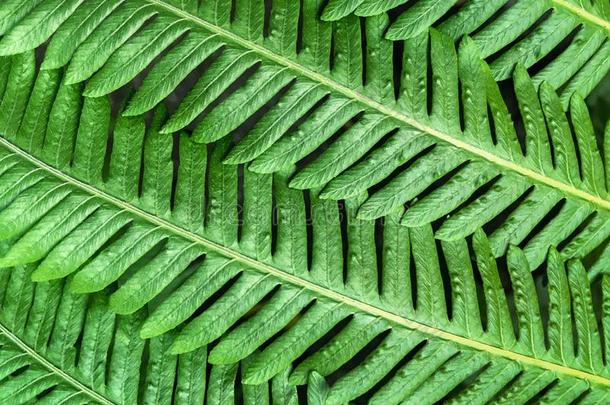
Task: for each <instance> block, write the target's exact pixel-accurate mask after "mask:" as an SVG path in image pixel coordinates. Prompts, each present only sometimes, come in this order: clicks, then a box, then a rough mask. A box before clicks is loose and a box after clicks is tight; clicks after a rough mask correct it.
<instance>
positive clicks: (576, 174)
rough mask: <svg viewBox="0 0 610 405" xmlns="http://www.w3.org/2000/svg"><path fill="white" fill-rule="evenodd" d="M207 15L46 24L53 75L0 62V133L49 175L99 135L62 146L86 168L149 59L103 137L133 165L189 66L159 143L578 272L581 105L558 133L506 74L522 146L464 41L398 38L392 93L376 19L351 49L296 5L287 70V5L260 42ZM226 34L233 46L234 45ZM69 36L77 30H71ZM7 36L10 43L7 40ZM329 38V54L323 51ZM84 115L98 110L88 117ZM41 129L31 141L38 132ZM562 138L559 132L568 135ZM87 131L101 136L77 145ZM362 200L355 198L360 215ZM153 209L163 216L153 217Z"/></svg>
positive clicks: (594, 219)
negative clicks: (550, 253)
mask: <svg viewBox="0 0 610 405" xmlns="http://www.w3.org/2000/svg"><path fill="white" fill-rule="evenodd" d="M246 5H248V7H246ZM217 6H218V7H217V8H214V7H204V6H202V7H201V9H200V11H201V13H203V14H201V16H202V18H203V19H201V18H199V17H195V16H192V15H190V14H186V13H185V12H184V11H182V10H179V9H177V8H175V7H173V6H171V5H169V4H166V3H163V2H157V1H154V2H152V3H151V2H147V1H144V0H131V1H129V2H125V3H122V4H121V5H119V6H117V7H116V8H114V9H111V8H109V7H102V5H100V6H99V7H97V8H95V9H90V8H91V7H92V6H89V5H87V6H86V7H85V6H83V7H84V8H81V7H79V8H77V9H76V11H75V12H74V14H73V15H71V16H68V14H69V13H68V12H66V13H65V14H61V15H62V16H64V17H65V18H66V23H65V24H63V25H60V26H59V28H58V29H57V33H56V34H55V35H52V38H51V40H50V44H49V48H51V50H49V51H48V52H49V53H51V54H50V55H49V56H48V57H50V58H51V62H49V63H55V61H56V60H59V59H57V58H58V57H56V56H54V55H55V54H54V53H52V49H62V52H61V55H64V54H65V52H67V53H69V54H70V53H71V54H72V57H71V58H70V59H69V64H68V66H67V68H66V69H67V70H66V73H65V75H63V77H62V75H61V74H60V73H59V72H58V71H57V70H53V69H51V70H49V69H47V68H45V63H46V60H47V56H45V58H44V59H43V62H42V69H41V70H40V71H39V73H37V70H36V67H35V62H34V55H33V53H32V51H27V52H25V53H22V54H19V55H15V56H12V57H10V58H5V59H4V63H6V64H7V65H9V66H10V69H8V68H7V69H4V70H3V71H4V72H5V77H6V81H7V83H8V85H7V88H6V90H5V97H4V98H3V103H2V105H1V107H2V111H3V112H2V113H3V114H5V116H4V117H0V118H2V119H0V121H1V125H0V129H2V130H3V133H5V134H7V136H8V137H9V139H12V138H14V139H16V140H17V141H16V142H17V144H19V145H21V146H23V147H25V148H26V149H27V150H30V151H31V152H32V153H35V152H36V151H37V150H39V149H40V148H42V146H43V143H44V144H45V146H44V149H45V151H44V153H45V154H46V157H45V158H44V160H45V161H46V162H47V163H49V164H51V165H54V166H56V167H60V168H63V167H66V165H67V164H69V162H70V161H69V160H68V156H69V151H68V149H69V145H70V141H69V140H71V139H75V137H76V132H77V131H80V129H78V130H77V128H78V126H79V125H80V127H81V128H83V129H82V130H83V131H85V130H88V129H85V127H84V126H85V125H90V126H92V128H91V129H94V130H95V131H96V132H98V131H99V136H98V137H96V138H95V141H93V142H91V143H85V144H83V145H82V146H81V145H79V142H78V141H76V142H77V146H76V147H77V148H82V147H86V148H91V147H92V146H94V149H91V156H93V155H94V154H95V153H94V152H93V151H95V150H99V149H100V148H103V147H104V146H103V145H104V143H105V140H104V139H105V137H104V133H105V132H104V129H105V128H107V126H108V125H110V124H109V123H110V116H109V106H108V103H107V101H104V96H105V95H107V94H109V93H111V92H113V91H115V90H117V89H119V88H121V87H122V86H124V85H127V84H129V83H130V82H131V81H132V80H133V79H134V78H135V77H136V76H137V75H138V74H139V73H142V71H144V70H145V68H147V66H149V64H150V63H151V62H152V61H153V59H155V57H156V56H157V55H160V56H159V57H158V58H156V61H157V63H153V65H152V67H151V68H150V70H149V71H147V72H148V74H147V75H146V77H145V78H144V80H143V82H142V85H141V86H139V87H138V88H137V89H136V90H135V92H134V93H133V94H131V93H129V94H127V95H126V96H124V98H123V100H122V101H123V102H124V103H125V105H126V108H125V109H124V110H122V111H123V113H122V115H121V117H120V118H118V120H117V123H116V128H115V131H116V132H117V133H121V132H123V131H124V132H126V133H133V134H137V136H136V138H137V139H138V141H137V142H136V141H134V142H132V141H131V140H129V141H125V139H128V138H127V137H123V136H117V142H128V145H125V146H124V147H125V148H133V149H131V151H130V152H127V153H126V154H125V155H124V156H125V158H127V159H128V158H129V156H131V155H132V154H133V153H135V151H136V150H139V149H140V148H141V142H143V133H144V126H143V123H142V122H141V120H140V119H139V118H138V116H139V115H142V114H145V113H147V112H148V111H150V110H151V109H152V108H153V107H154V106H155V105H157V104H159V103H160V102H162V101H163V100H165V99H167V98H168V97H169V98H171V97H174V94H175V92H176V91H177V90H178V89H179V88H182V86H183V85H184V84H183V83H184V79H185V78H186V77H187V76H189V77H192V75H193V74H195V72H197V71H198V70H199V68H197V66H199V65H200V64H201V63H202V61H204V62H203V63H204V64H203V66H204V68H203V72H202V73H201V75H200V77H199V78H198V80H197V81H196V83H195V84H194V85H193V86H192V87H190V88H189V89H188V90H187V91H186V96H185V97H184V98H183V99H182V100H181V102H180V103H179V104H178V107H177V109H176V110H175V111H172V112H171V113H170V114H169V115H168V117H164V116H159V118H158V120H160V121H159V124H158V127H159V128H158V131H159V132H160V134H169V133H173V132H177V131H181V130H184V129H187V128H192V138H193V140H194V141H195V142H196V143H213V142H216V141H217V140H219V139H223V138H229V137H231V136H233V134H234V133H236V132H235V131H237V133H239V134H240V135H239V142H237V144H236V145H232V146H227V147H228V148H229V149H228V150H226V151H224V152H222V153H223V156H222V162H223V163H225V164H246V163H248V169H249V170H250V171H254V172H257V173H261V174H268V173H274V172H280V171H284V172H286V173H288V175H289V177H290V186H291V187H293V188H297V189H316V190H321V194H320V196H321V197H322V198H323V199H331V200H341V199H355V200H354V201H358V202H357V203H356V202H354V203H352V205H353V208H354V209H356V210H357V211H358V214H357V215H358V217H359V218H361V219H369V220H370V219H376V218H381V217H383V216H385V215H388V214H390V213H392V212H394V211H395V210H396V209H398V208H400V207H401V206H404V205H405V204H406V205H407V206H408V207H409V208H408V210H407V212H406V214H405V216H404V218H402V222H403V223H404V224H405V225H408V226H421V225H425V224H427V223H430V222H433V221H435V223H437V224H439V225H441V226H440V229H439V230H438V231H437V232H436V236H437V238H439V239H445V240H446V239H450V238H462V237H466V236H468V235H470V234H472V232H473V231H474V230H475V229H477V228H478V227H486V229H487V231H488V233H489V234H490V238H491V241H492V247H493V252H494V255H495V256H496V257H500V256H502V255H503V254H504V253H505V252H506V248H507V246H508V245H509V244H521V245H522V247H523V248H524V250H525V252H526V255H527V257H528V260H529V261H530V264H531V265H532V268H536V267H537V266H539V265H540V264H541V263H542V262H543V260H544V257H545V255H546V251H547V250H548V248H549V247H550V246H560V247H561V252H562V254H563V255H564V257H565V258H566V259H571V258H579V259H582V258H585V257H586V256H587V255H589V254H590V253H591V252H592V251H594V250H595V249H597V248H598V247H600V246H601V244H602V242H603V241H604V240H605V239H606V238H607V236H608V232H607V231H604V230H605V229H610V228H608V227H605V226H604V224H605V222H606V216H607V212H608V207H610V202H609V200H608V198H607V193H608V191H607V189H606V183H607V181H606V180H603V179H604V178H606V177H607V174H603V173H604V172H605V166H606V165H607V163H606V162H605V161H604V160H603V159H602V158H601V157H600V156H601V155H600V152H599V151H598V148H597V144H596V142H595V134H594V131H593V130H592V127H591V124H590V118H589V117H588V113H587V111H586V107H585V105H584V102H583V100H582V98H581V97H580V96H578V95H575V96H574V97H572V99H571V100H572V101H571V109H570V113H569V116H568V117H566V115H565V114H564V113H563V112H562V108H561V99H560V98H559V97H558V96H557V95H556V94H555V92H554V91H553V90H552V88H551V87H552V86H551V85H549V84H547V83H543V84H542V85H541V86H540V88H539V91H537V89H536V87H535V84H536V83H535V81H532V80H531V79H530V78H529V76H528V74H527V72H526V71H525V69H524V68H523V66H522V65H519V66H518V67H517V69H516V71H515V92H516V95H517V99H518V102H519V107H520V110H521V117H520V118H521V120H523V123H524V126H525V132H526V136H525V139H524V140H522V139H519V138H518V137H517V131H516V130H515V125H514V124H513V122H512V120H511V117H510V115H509V114H508V109H507V107H506V105H505V103H504V101H503V100H502V97H501V96H500V93H499V90H498V87H497V85H496V84H495V82H494V81H493V78H492V75H491V74H490V70H489V68H488V66H487V65H485V64H484V63H483V62H481V61H480V59H479V57H480V53H479V50H478V49H477V47H476V45H475V43H474V40H470V39H465V40H464V41H462V43H461V45H460V49H459V52H458V55H459V63H458V55H456V52H455V50H454V49H453V44H452V41H451V40H450V38H449V37H447V36H446V35H443V34H441V33H439V32H437V31H432V33H431V35H430V36H428V34H425V33H424V34H422V35H419V36H417V37H416V38H412V39H409V40H407V41H406V42H405V49H404V55H403V64H402V72H401V76H402V77H401V78H395V77H394V74H393V71H392V62H393V61H394V59H395V58H393V57H392V54H393V52H394V50H393V48H392V46H391V43H390V42H389V41H387V40H385V39H383V38H382V34H383V31H384V27H386V26H387V25H388V23H389V22H388V20H387V18H386V17H382V16H378V17H372V18H371V19H369V20H366V22H365V25H364V33H365V36H366V38H367V40H366V44H365V47H364V49H363V48H362V44H361V43H359V42H358V41H354V40H353V38H354V36H353V35H352V34H353V33H354V32H355V31H354V27H358V24H360V23H359V22H358V21H357V20H349V19H347V20H346V19H344V20H341V21H339V22H335V23H332V24H330V23H325V22H320V21H319V20H317V19H316V18H315V13H313V11H314V10H315V9H316V7H317V3H316V2H313V3H311V4H309V3H308V5H307V7H304V9H303V15H302V16H301V17H302V18H303V21H304V25H306V26H307V27H308V30H304V31H302V32H303V35H302V41H304V42H303V43H302V44H301V48H300V52H298V53H297V52H296V51H297V40H296V39H297V37H298V36H299V32H301V31H299V25H298V24H295V25H291V24H288V21H292V20H286V21H285V22H286V24H284V23H280V20H281V21H284V20H282V18H287V19H288V18H292V19H293V20H295V16H297V17H298V12H299V10H296V11H295V10H293V8H294V7H293V6H290V5H289V4H285V5H283V6H281V5H276V7H274V8H273V9H272V10H275V11H273V13H272V14H273V16H272V17H273V18H271V20H270V22H272V23H273V24H272V27H271V31H270V35H269V36H268V37H266V38H263V36H262V35H263V32H262V31H260V30H261V27H259V26H256V25H248V24H255V23H256V22H257V21H260V19H259V18H258V17H256V18H255V16H256V15H259V16H260V15H261V14H260V12H261V9H259V8H257V6H256V4H249V3H247V2H246V3H244V5H240V6H239V7H237V9H236V13H237V14H236V16H235V17H234V21H233V22H231V23H230V24H229V25H228V26H226V27H225V26H221V24H220V23H219V25H216V23H215V21H216V19H218V20H219V21H224V18H225V16H224V14H223V15H221V14H218V15H216V14H210V15H208V14H206V13H208V12H212V11H213V10H217V11H218V12H220V11H222V10H225V8H224V7H221V3H218V5H217ZM45 7H46V6H45ZM45 7H42V6H41V7H40V9H38V8H37V9H36V10H38V11H36V12H34V11H32V13H34V14H32V15H34V17H26V19H25V20H24V22H23V23H22V24H26V22H27V21H28V18H39V17H35V16H37V15H39V14H43V13H45V12H46V11H45V10H46V8H45ZM240 10H243V13H246V15H249V14H248V13H250V12H252V13H254V14H252V18H253V20H252V21H250V20H248V19H247V18H246V15H245V16H241V14H239V13H240ZM256 10H258V11H256ZM68 11H69V10H68ZM274 13H275V14H274ZM295 13H296V14H295ZM106 15H107V17H106V18H104V17H105V16H106ZM86 16H89V18H87V17H86ZM64 17H62V18H64ZM94 17H95V18H94ZM242 17H243V18H246V20H244V21H245V22H244V23H243V24H246V28H247V30H246V31H247V33H248V34H247V36H246V37H242V36H241V35H243V32H242V31H243V29H244V27H243V26H242V23H241V22H242ZM40 18H42V17H40ZM45 18H58V17H56V16H55V15H54V14H53V15H49V16H47V17H45ZM75 19H77V20H79V21H80V20H83V19H84V20H85V21H86V24H83V25H81V26H79V27H78V29H77V28H75V26H74V20H75ZM206 19H207V20H206ZM276 19H277V21H276ZM348 20H349V21H348ZM295 21H296V20H295ZM228 23H229V22H227V24H228ZM89 24H90V25H89ZM95 24H98V26H97V27H95V26H94V25H95ZM223 24H224V23H223ZM238 24H239V25H238ZM85 25H86V26H87V29H85ZM280 28H281V29H283V30H284V31H282V30H281V29H280ZM257 29H258V31H256V30H257ZM15 30H16V31H15V32H16V33H15V34H13V35H18V32H20V31H19V30H18V29H17V27H15ZM311 30H313V31H311ZM352 31H354V32H352ZM357 31H359V29H358V30H357ZM11 32H13V31H11ZM254 32H258V33H259V34H260V35H254V34H253V33H254ZM305 32H313V33H317V34H316V35H317V36H315V37H308V36H307V35H305ZM85 34H89V35H85ZM49 35H50V34H49ZM109 35H110V37H109ZM253 35H254V36H253ZM308 35H309V34H308ZM331 35H332V36H333V38H334V43H335V49H334V53H333V54H332V55H330V51H331V50H330V47H329V46H327V45H328V44H329V42H328V41H330V36H331ZM66 36H67V37H70V38H72V37H74V38H79V41H82V43H81V44H80V46H77V47H76V48H75V47H74V42H66V41H64V40H63V39H62V38H64V37H66ZM250 37H252V38H255V40H254V39H252V40H251V39H249V38H250ZM8 38H10V36H9V35H8V34H7V36H6V38H5V39H8ZM33 38H37V39H36V40H35V39H33ZM45 38H46V37H44V38H43V37H41V36H35V37H32V38H30V37H27V38H26V37H23V38H22V40H21V41H19V49H18V50H23V49H28V48H31V47H34V46H37V45H39V43H40V42H41V41H42V40H44V39H45ZM56 38H59V39H57V40H56ZM356 38H360V37H359V36H356ZM57 41H59V42H57ZM76 42H78V41H76ZM53 43H59V44H64V45H63V47H62V45H57V46H51V45H52V44H53ZM428 43H429V44H430V48H431V52H430V55H427V47H428V45H427V44H428ZM65 44H68V45H65ZM324 44H326V45H324ZM15 46H17V45H15ZM66 46H68V48H65V47H66ZM57 47H59V48H57ZM64 48H65V49H64ZM10 49H12V48H10ZM15 51H16V50H15ZM64 51H65V52H64ZM57 52H58V53H57V54H59V51H57ZM322 55H325V56H322ZM428 56H429V57H430V65H431V66H428V62H427V58H428ZM329 60H332V69H331V64H330V62H329ZM62 61H63V62H62V63H65V62H66V60H65V59H62ZM176 61H177V62H176ZM46 66H54V67H55V66H57V65H56V64H52V65H46ZM428 68H431V69H432V76H433V80H432V81H431V83H427V71H428ZM98 69H99V71H98ZM314 69H315V70H314ZM324 72H328V73H324ZM87 78H90V80H88V81H86V83H85V82H83V80H85V79H87ZM481 83H484V86H481ZM460 86H461V89H462V91H461V92H460V91H459V87H460ZM181 91H184V90H181ZM394 91H396V92H397V97H396V98H395V96H394ZM30 94H31V96H30ZM79 94H82V95H84V96H85V97H84V98H82V97H80V96H79ZM219 97H222V101H219ZM96 100H97V101H96ZM427 103H430V104H431V110H430V112H428V109H427V108H426V105H427ZM96 108H101V110H100V113H99V114H98V111H96ZM81 109H82V111H83V112H82V117H81V119H80V123H79V118H78V114H79V113H80V111H81ZM202 113H203V116H202V117H201V118H199V117H200V116H201V115H202ZM41 117H42V119H40V118H41ZM89 117H91V118H89ZM102 117H108V118H102ZM45 120H48V125H47V127H48V128H47V129H46V133H45V130H44V129H42V128H41V127H40V125H41V122H44V121H45ZM570 121H572V123H573V124H575V125H573V126H572V127H571V126H570V125H569V122H570ZM87 122H89V123H90V124H85V123H87ZM97 125H99V126H100V128H93V126H97ZM159 137H160V138H161V137H162V136H161V135H160V136H159ZM20 138H22V140H18V139H20ZM573 138H575V139H576V143H575V142H574V141H573ZM43 140H44V141H43ZM160 142H162V141H160ZM165 145H166V147H168V146H167V145H168V144H167V141H166V144H165ZM227 145H228V144H227ZM191 147H192V146H191ZM120 148H121V149H122V148H123V146H120ZM219 153H220V152H219ZM75 159H81V157H79V156H77V157H75ZM98 159H99V157H98ZM302 161H307V162H308V163H307V164H306V165H304V167H302V166H303V165H301V164H300V165H299V169H298V170H297V171H296V172H295V171H293V170H292V169H291V167H292V165H293V164H296V163H299V162H302ZM98 163H99V162H98ZM132 164H133V166H134V167H131V168H129V167H127V166H126V167H124V168H122V169H120V170H130V171H131V172H134V173H135V171H137V166H138V163H137V162H135V161H133V162H132ZM219 164H220V163H219ZM110 170H111V171H112V170H115V169H114V167H113V166H111V167H110ZM97 173H98V174H97V175H96V176H98V177H99V173H100V172H99V170H98V171H97ZM111 177H112V176H111ZM231 181H234V179H233V180H231ZM124 186H125V185H123V186H121V185H116V187H114V191H116V192H118V193H120V194H121V197H122V198H126V199H128V200H131V199H134V198H135V197H136V195H137V187H136V186H135V183H132V184H131V185H129V187H130V188H129V189H125V188H124ZM121 187H123V188H121ZM367 191H368V192H369V194H370V195H369V196H368V197H362V198H361V197H360V195H361V194H363V193H366V192H367ZM163 204H165V207H166V208H165V209H166V210H167V202H164V203H163ZM502 212H503V213H508V214H509V215H508V217H507V219H506V220H504V221H503V222H502V223H501V224H496V223H495V222H494V218H496V217H497V216H498V215H499V214H500V213H502ZM447 216H449V218H446V217H447ZM212 218H216V216H212ZM444 218H446V219H444ZM543 218H548V221H545V222H548V223H547V224H546V226H544V227H543V228H541V229H539V228H538V227H536V225H537V224H538V223H540V221H542V219H543ZM214 220H215V219H211V221H214ZM491 224H494V225H491ZM228 243H233V242H232V241H230V240H229V241H228ZM601 263H602V264H600V266H601V265H603V263H605V260H604V261H603V262H601ZM598 267H599V266H598Z"/></svg>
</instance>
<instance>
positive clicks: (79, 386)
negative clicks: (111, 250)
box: [0, 323, 115, 405]
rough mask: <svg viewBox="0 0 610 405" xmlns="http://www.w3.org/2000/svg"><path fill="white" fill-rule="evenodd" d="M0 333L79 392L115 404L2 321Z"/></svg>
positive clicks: (109, 404) (102, 402)
mask: <svg viewBox="0 0 610 405" xmlns="http://www.w3.org/2000/svg"><path fill="white" fill-rule="evenodd" d="M0 335H4V336H6V337H7V339H9V340H10V341H11V342H12V343H13V344H15V346H17V347H18V348H19V349H21V350H23V351H24V352H25V353H26V354H27V355H28V356H30V357H31V358H33V359H34V360H35V361H36V362H37V363H39V364H40V365H42V366H43V367H44V368H46V369H47V370H49V371H50V372H52V373H53V374H55V375H57V376H58V377H59V378H60V379H62V380H63V381H64V382H66V383H67V384H69V385H71V386H72V387H74V388H75V389H76V390H77V391H78V392H82V393H83V394H85V395H88V396H90V397H91V398H92V399H94V400H96V401H97V402H99V403H101V404H105V405H115V403H114V402H112V401H111V400H109V399H108V398H106V397H104V396H102V395H101V394H99V393H97V392H95V391H94V390H92V389H91V388H89V387H87V386H86V385H84V384H82V383H81V382H80V381H78V380H77V379H75V378H74V377H72V376H71V375H69V374H67V373H66V372H64V371H63V370H62V369H60V368H58V367H57V366H55V365H54V364H53V363H51V362H50V361H49V360H47V359H46V358H45V357H44V356H42V355H40V354H39V353H38V352H36V350H34V349H32V348H31V347H30V346H29V345H28V344H27V343H25V342H24V341H22V340H21V339H20V338H19V337H18V336H16V335H15V334H13V332H11V331H10V329H8V328H7V327H6V326H4V325H2V324H1V323H0Z"/></svg>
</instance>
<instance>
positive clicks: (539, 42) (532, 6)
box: [321, 0, 610, 108]
mask: <svg viewBox="0 0 610 405" xmlns="http://www.w3.org/2000/svg"><path fill="white" fill-rule="evenodd" d="M406 3H407V1H405V0H382V1H375V0H371V1H369V0H363V1H351V0H336V1H329V2H328V4H327V5H326V6H325V8H324V10H323V13H322V16H321V17H322V19H325V20H327V21H335V20H339V19H342V18H347V17H348V16H349V15H350V14H352V13H354V14H355V15H358V16H367V17H370V16H379V15H380V14H382V13H385V12H386V11H390V10H391V11H392V13H395V14H397V17H396V19H395V21H393V22H392V24H390V26H389V27H388V29H387V33H386V34H385V37H386V38H388V39H391V40H394V41H397V40H405V39H411V38H415V37H417V36H418V35H421V34H422V33H423V32H425V31H427V30H428V29H429V28H430V27H431V26H432V25H435V26H436V29H438V30H439V31H441V32H443V33H445V34H447V35H448V36H450V37H451V38H453V39H454V40H458V39H460V38H461V37H463V36H464V35H472V38H473V41H474V42H475V44H476V45H477V46H478V47H479V48H480V50H481V55H482V57H484V58H488V60H489V61H490V68H491V72H492V74H493V76H494V78H495V79H496V80H504V79H508V78H509V77H510V76H511V75H512V72H513V69H514V68H515V66H516V65H517V64H519V63H520V64H523V65H524V66H525V67H527V68H530V67H532V66H534V65H537V67H536V73H535V75H534V77H533V80H534V83H536V85H539V84H540V83H542V82H545V81H546V82H548V83H549V84H550V85H551V86H552V87H553V88H554V89H557V90H560V91H561V92H560V97H561V100H562V103H563V105H564V108H567V106H568V104H569V100H570V97H571V96H572V95H573V94H574V93H575V92H578V93H580V94H581V95H583V96H586V95H588V94H589V93H590V92H591V91H592V90H593V89H594V88H595V87H596V86H597V84H598V83H599V82H600V81H601V80H602V79H603V78H604V77H605V76H606V75H607V73H608V70H609V69H610V62H609V56H610V45H609V41H608V38H609V35H610V22H609V21H610V6H609V5H608V2H605V1H596V0H587V1H574V0H545V1H526V0H523V1H515V2H509V1H507V0H493V1H490V0H472V1H465V2H463V1H458V0H418V1H415V2H409V4H408V6H407V7H403V6H402V5H406ZM399 6H401V7H399ZM551 52H558V54H557V55H556V56H553V57H552V59H550V60H548V61H545V62H542V63H544V66H540V63H539V62H541V61H543V60H544V59H545V58H547V59H549V58H548V56H549V55H550V54H551Z"/></svg>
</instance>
